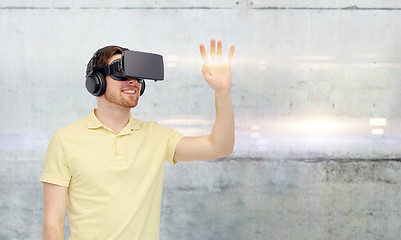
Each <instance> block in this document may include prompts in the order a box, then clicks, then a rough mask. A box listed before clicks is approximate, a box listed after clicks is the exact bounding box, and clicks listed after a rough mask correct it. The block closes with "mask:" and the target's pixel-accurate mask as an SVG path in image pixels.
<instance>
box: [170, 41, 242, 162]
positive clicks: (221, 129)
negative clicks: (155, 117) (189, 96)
mask: <svg viewBox="0 0 401 240" xmlns="http://www.w3.org/2000/svg"><path fill="white" fill-rule="evenodd" d="M200 52H201V56H202V59H203V67H202V73H203V76H204V78H205V80H206V81H207V83H208V84H209V85H210V87H212V88H213V90H214V97H215V105H216V120H215V122H214V125H213V129H212V132H211V134H210V135H206V136H201V137H184V138H182V139H181V140H180V142H179V143H178V145H177V147H176V150H175V155H174V160H175V161H191V160H206V159H215V158H221V157H224V156H227V155H229V154H231V153H232V151H233V148H234V141H235V133H234V111H233V105H232V101H231V96H230V90H231V60H232V57H233V55H234V46H231V48H230V52H229V54H228V58H227V60H223V58H222V42H221V41H218V42H217V52H216V42H215V40H214V39H212V40H211V41H210V59H209V58H208V57H207V54H206V51H205V47H204V45H203V44H201V45H200Z"/></svg>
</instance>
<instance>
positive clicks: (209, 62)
mask: <svg viewBox="0 0 401 240" xmlns="http://www.w3.org/2000/svg"><path fill="white" fill-rule="evenodd" d="M199 48H200V53H201V56H202V59H203V67H202V73H203V76H204V78H205V80H206V82H207V83H208V84H209V85H210V86H211V87H212V88H213V90H214V91H230V88H231V60H232V58H233V55H234V46H231V48H230V52H229V54H228V57H227V59H223V57H222V48H223V47H222V42H221V41H218V42H217V51H216V41H215V40H214V39H212V40H211V41H210V58H208V56H207V54H206V51H205V46H204V45H203V44H201V45H200V47H199Z"/></svg>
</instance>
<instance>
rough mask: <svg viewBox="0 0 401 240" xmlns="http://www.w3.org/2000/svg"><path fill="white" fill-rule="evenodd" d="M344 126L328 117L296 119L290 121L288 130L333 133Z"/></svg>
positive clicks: (308, 132)
mask: <svg viewBox="0 0 401 240" xmlns="http://www.w3.org/2000/svg"><path fill="white" fill-rule="evenodd" d="M343 128H344V126H343V124H341V123H340V122H337V121H334V120H332V119H329V118H314V119H306V120H298V121H295V122H293V123H292V126H290V130H291V131H294V132H301V133H306V134H328V133H335V132H337V131H339V130H342V129H343Z"/></svg>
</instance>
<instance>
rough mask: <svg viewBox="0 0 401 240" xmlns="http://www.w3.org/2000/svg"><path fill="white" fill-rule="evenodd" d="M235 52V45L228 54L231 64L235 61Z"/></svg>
mask: <svg viewBox="0 0 401 240" xmlns="http://www.w3.org/2000/svg"><path fill="white" fill-rule="evenodd" d="M234 50H235V46H234V45H231V47H230V52H229V53H228V61H229V62H231V60H232V59H233V56H234Z"/></svg>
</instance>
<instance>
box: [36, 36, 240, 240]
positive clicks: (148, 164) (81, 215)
mask: <svg viewBox="0 0 401 240" xmlns="http://www.w3.org/2000/svg"><path fill="white" fill-rule="evenodd" d="M121 53H122V49H121V48H119V47H116V46H114V47H113V46H111V47H106V48H104V49H102V50H101V51H100V55H99V57H98V59H97V62H96V67H95V68H96V69H100V68H103V67H105V66H106V65H110V64H112V63H113V61H115V60H119V59H120V58H121ZM200 53H201V56H202V59H203V67H202V73H203V76H204V78H205V80H206V81H207V83H208V84H209V85H210V86H211V87H212V88H213V90H214V94H215V105H216V119H215V122H214V126H213V129H212V131H211V134H210V135H206V136H201V137H184V136H182V135H181V134H179V133H178V132H175V131H174V130H171V129H168V128H166V127H163V126H161V125H158V124H157V123H154V122H141V121H139V120H137V119H135V118H132V116H131V113H130V109H131V108H133V107H135V106H136V105H137V103H138V99H139V97H140V92H141V88H143V86H144V85H143V83H142V82H141V81H140V80H137V79H132V78H128V79H126V80H125V81H121V80H120V81H118V80H115V77H113V75H107V76H105V81H106V86H107V87H106V88H105V92H104V94H100V95H99V96H98V99H97V100H98V102H97V108H96V109H95V110H93V111H92V112H91V113H90V114H89V115H88V116H87V117H86V118H84V119H81V120H79V121H77V122H74V123H72V124H70V125H69V126H67V127H64V128H61V129H58V130H57V131H56V132H55V133H54V135H53V137H52V140H51V141H50V143H49V148H48V150H47V154H46V159H45V164H44V168H43V172H42V175H41V181H42V182H43V189H44V222H43V238H44V239H63V229H64V220H65V216H66V208H67V196H68V213H69V221H70V229H71V236H70V239H71V240H76V239H85V240H87V239H121V240H126V239H146V240H148V239H158V238H159V221H160V205H161V191H162V181H163V173H164V162H165V160H167V161H169V162H171V163H173V164H175V163H176V162H177V161H190V160H205V159H215V158H220V157H223V156H226V155H229V154H231V153H232V150H233V146H234V114H233V107H232V101H231V97H230V88H231V59H232V57H233V54H234V46H231V48H230V52H229V55H228V58H227V60H226V59H223V57H222V43H221V41H218V42H217V50H216V42H215V40H214V39H212V40H211V43H210V58H208V56H207V54H206V51H205V47H204V45H203V44H201V45H200ZM225 60H226V61H225ZM90 63H91V62H90ZM142 81H143V80H142Z"/></svg>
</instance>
